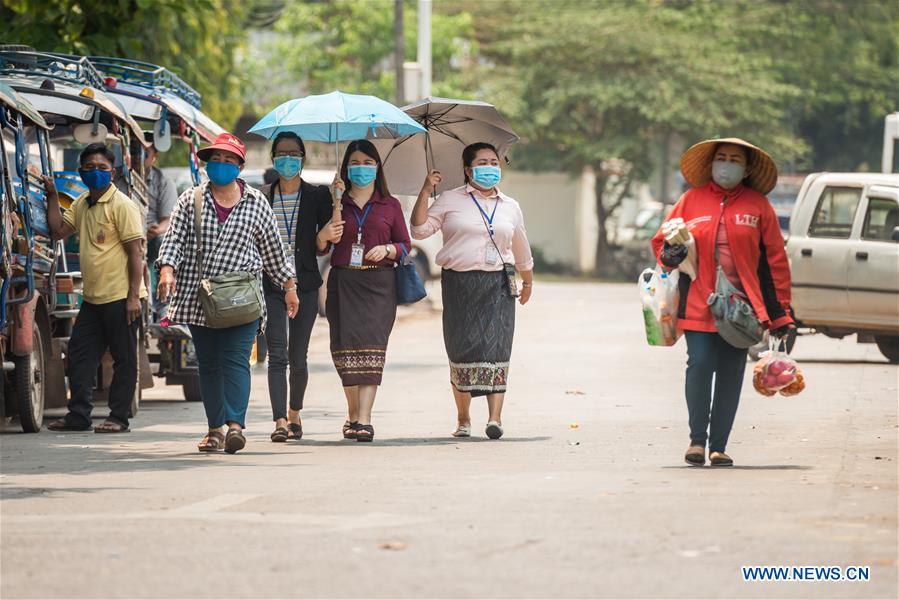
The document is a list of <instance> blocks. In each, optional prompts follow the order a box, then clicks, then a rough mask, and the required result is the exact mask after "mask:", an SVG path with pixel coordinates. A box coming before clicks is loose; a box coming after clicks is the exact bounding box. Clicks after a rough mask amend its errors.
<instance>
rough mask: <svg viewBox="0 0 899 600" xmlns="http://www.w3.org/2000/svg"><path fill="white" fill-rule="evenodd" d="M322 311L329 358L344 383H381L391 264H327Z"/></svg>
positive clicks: (391, 300)
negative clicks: (327, 329) (367, 266)
mask: <svg viewBox="0 0 899 600" xmlns="http://www.w3.org/2000/svg"><path fill="white" fill-rule="evenodd" d="M325 313H326V314H327V316H328V324H329V325H330V327H331V359H332V360H333V361H334V367H336V368H337V374H338V375H340V379H341V381H342V382H343V385H344V387H349V386H354V385H381V375H382V374H383V372H384V359H385V357H386V355H387V340H388V339H389V338H390V332H391V331H392V330H393V322H394V321H395V320H396V279H395V275H394V272H393V269H389V268H379V269H366V270H357V269H341V268H335V269H331V273H330V275H328V298H327V301H326V302H325Z"/></svg>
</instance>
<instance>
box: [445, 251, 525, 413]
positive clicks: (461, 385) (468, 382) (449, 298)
mask: <svg viewBox="0 0 899 600" xmlns="http://www.w3.org/2000/svg"><path fill="white" fill-rule="evenodd" d="M441 283H442V288H443V290H442V291H443V341H444V344H445V345H446V355H447V357H448V358H449V364H450V382H451V383H452V384H453V387H455V388H456V389H457V390H459V391H461V392H470V393H471V395H472V396H486V395H487V394H502V393H505V391H506V382H507V381H508V377H509V358H510V357H511V355H512V336H513V334H514V333H515V298H512V297H511V296H509V294H508V292H507V291H506V275H505V273H504V272H503V271H495V272H488V271H464V272H462V271H451V270H448V269H444V270H443V273H442V275H441Z"/></svg>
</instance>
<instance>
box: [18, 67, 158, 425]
mask: <svg viewBox="0 0 899 600" xmlns="http://www.w3.org/2000/svg"><path fill="white" fill-rule="evenodd" d="M0 83H4V84H6V85H7V86H9V87H10V88H12V89H13V90H14V91H15V92H16V93H17V95H18V96H19V97H21V98H23V99H24V100H26V101H27V102H29V103H30V104H31V105H32V106H33V107H34V108H35V109H36V110H37V111H38V112H39V113H40V115H41V116H42V117H43V118H44V120H45V122H46V123H47V125H49V126H50V129H49V131H48V132H47V137H48V144H46V145H45V146H41V145H40V144H33V145H34V146H36V147H37V149H38V150H40V151H42V152H44V153H45V154H46V165H47V166H46V169H47V172H52V173H53V174H54V177H55V180H56V183H57V188H58V190H59V191H60V199H61V202H62V203H63V204H64V205H65V204H66V203H67V201H69V202H71V201H74V200H75V199H76V198H77V197H78V196H79V195H80V194H82V193H87V189H86V188H85V187H84V186H83V185H82V184H81V182H80V178H79V177H78V174H77V168H78V155H79V154H80V151H81V148H82V147H83V146H84V145H86V144H89V143H93V142H104V143H106V144H107V145H109V146H110V147H111V148H112V149H113V151H114V152H115V154H116V157H117V160H116V163H117V164H116V167H117V174H118V175H119V176H118V177H117V179H116V185H118V186H119V187H120V189H123V191H125V193H127V194H128V195H129V196H130V197H131V198H132V200H134V201H135V202H136V203H137V204H138V206H139V207H140V208H141V212H142V214H143V215H144V216H145V215H146V208H147V186H146V183H145V181H144V180H143V178H142V177H141V175H140V172H139V171H138V172H135V171H134V169H132V165H133V164H135V161H138V162H137V164H142V159H143V153H144V151H145V149H146V147H147V145H146V143H145V142H144V140H143V132H142V130H141V128H140V125H139V124H138V123H137V122H136V121H135V120H134V119H133V118H131V117H130V116H129V115H128V113H127V112H126V111H125V109H124V107H123V106H122V105H121V104H120V103H119V102H118V101H117V100H115V99H114V98H111V97H110V96H108V95H107V94H106V93H105V92H104V91H103V87H104V82H103V78H102V76H101V75H100V73H99V72H98V71H97V70H96V68H95V67H94V66H93V65H92V64H91V63H90V61H88V59H87V58H85V57H78V56H70V55H61V54H50V53H42V52H35V51H26V50H15V51H10V50H2V49H0ZM41 157H42V161H43V159H44V155H43V154H42V155H41ZM42 164H43V163H42ZM50 165H53V168H51V166H50ZM31 185H34V186H35V190H36V193H37V194H38V196H39V198H37V199H36V200H35V202H33V203H32V206H33V207H34V206H37V207H38V208H37V209H36V210H32V216H33V215H34V214H35V213H36V214H38V215H39V216H38V219H37V220H38V222H41V220H42V221H43V223H44V224H46V203H45V202H44V200H43V193H44V192H43V188H42V187H41V186H39V185H37V183H35V182H29V186H31ZM41 215H42V217H43V219H41ZM46 235H47V237H49V232H46ZM52 262H53V267H54V268H55V269H56V272H55V279H56V282H57V287H59V283H58V282H59V281H63V282H64V284H63V291H64V292H65V293H62V292H60V293H59V294H53V295H51V296H52V297H51V299H50V300H51V301H52V305H51V308H52V310H49V309H48V317H49V321H50V322H49V325H48V330H49V331H50V332H52V335H53V338H52V340H51V342H52V343H51V352H50V354H49V356H50V360H49V361H48V363H47V370H48V373H47V377H46V378H45V384H44V385H42V386H38V387H39V388H40V389H39V391H40V392H41V393H43V394H44V400H43V402H42V406H46V407H47V408H55V407H63V406H65V405H66V398H67V392H66V385H65V375H64V374H65V364H64V357H65V354H66V346H67V343H68V339H69V337H70V335H71V330H72V326H73V325H74V319H75V317H76V316H77V314H78V309H79V306H80V303H81V297H80V294H78V293H76V292H78V291H80V290H78V289H77V287H78V286H77V283H80V281H79V280H80V272H79V266H80V265H79V256H78V244H77V241H76V240H74V239H70V240H69V242H68V244H67V245H66V246H65V247H64V248H63V246H62V244H61V243H60V244H59V246H57V252H56V254H54V255H53V256H52ZM145 277H146V273H145ZM139 345H140V346H139V362H140V366H141V368H140V373H141V376H140V385H138V386H137V389H136V390H135V398H134V401H133V404H132V413H135V414H136V412H137V410H138V408H139V403H140V395H141V390H142V389H144V388H147V387H152V385H153V378H152V374H151V373H150V365H149V360H148V357H147V352H146V327H145V326H144V327H142V330H141V335H140V341H139ZM57 359H58V360H57ZM57 371H58V373H57ZM111 379H112V360H111V357H110V356H109V355H108V354H107V355H106V356H104V358H103V360H102V363H101V366H100V367H99V369H98V374H97V385H96V387H95V390H94V402H95V403H101V404H105V402H106V396H107V394H108V389H109V384H110V382H111ZM41 412H42V411H41ZM36 421H37V425H38V428H39V424H40V420H37V419H36ZM23 427H25V425H24V424H23ZM35 430H37V429H35Z"/></svg>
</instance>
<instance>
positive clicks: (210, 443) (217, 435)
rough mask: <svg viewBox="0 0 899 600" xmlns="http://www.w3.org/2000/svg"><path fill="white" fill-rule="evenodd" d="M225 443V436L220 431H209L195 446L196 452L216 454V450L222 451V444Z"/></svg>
mask: <svg viewBox="0 0 899 600" xmlns="http://www.w3.org/2000/svg"><path fill="white" fill-rule="evenodd" d="M224 441H225V436H224V435H223V434H222V432H221V431H219V430H217V429H216V430H215V431H210V432H209V433H207V434H206V436H205V437H204V438H203V439H202V441H200V443H199V444H197V450H199V451H200V452H216V451H217V450H221V449H222V442H224Z"/></svg>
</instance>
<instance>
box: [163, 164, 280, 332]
mask: <svg viewBox="0 0 899 600" xmlns="http://www.w3.org/2000/svg"><path fill="white" fill-rule="evenodd" d="M241 183H243V182H241ZM204 188H205V191H204V193H203V202H204V204H203V231H202V244H203V260H204V263H205V264H204V267H205V270H206V272H205V273H203V274H202V277H201V274H200V272H199V271H200V269H199V265H198V264H197V242H196V235H195V232H194V228H195V227H194V188H190V189H188V190H185V191H184V193H182V194H181V197H180V198H178V204H177V206H176V207H175V211H174V212H173V213H172V221H171V225H170V227H169V230H168V231H167V232H166V234H165V239H164V240H163V242H162V247H161V248H160V249H159V258H158V259H157V260H156V268H157V269H159V268H162V267H163V266H164V265H168V266H171V267H173V268H174V269H175V281H176V282H177V286H176V292H175V297H174V299H173V300H172V304H171V305H170V306H169V311H168V317H169V319H171V320H172V322H173V323H181V324H184V325H206V318H205V316H204V315H203V309H202V307H201V306H200V300H199V297H198V295H197V293H198V290H199V288H200V279H202V278H203V277H215V276H216V275H224V274H225V273H230V272H233V271H248V272H250V273H256V274H257V275H258V276H259V278H260V280H261V278H262V271H263V269H264V270H265V273H266V274H267V275H268V276H269V278H270V279H271V280H272V281H273V282H275V284H277V285H283V284H284V283H285V282H286V281H287V280H288V279H291V278H293V277H295V272H294V268H293V266H291V264H290V262H289V261H288V260H287V256H286V254H285V250H284V245H283V244H282V242H281V236H280V235H279V233H278V225H277V222H276V221H275V213H274V212H272V208H271V206H269V204H268V200H266V199H265V196H264V195H263V194H262V192H260V191H259V190H257V189H255V188H253V187H251V186H249V185H247V184H246V183H243V195H242V196H241V198H240V201H238V203H237V204H236V205H235V206H234V208H233V209H232V211H231V214H230V215H228V218H227V219H226V220H225V222H224V223H223V224H221V225H220V224H219V222H218V219H217V218H216V213H215V204H214V203H213V199H212V192H211V191H210V190H209V186H208V185H205V184H204ZM265 320H266V313H265V305H264V304H263V306H262V322H261V323H260V326H259V327H260V331H263V330H264V329H265Z"/></svg>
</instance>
